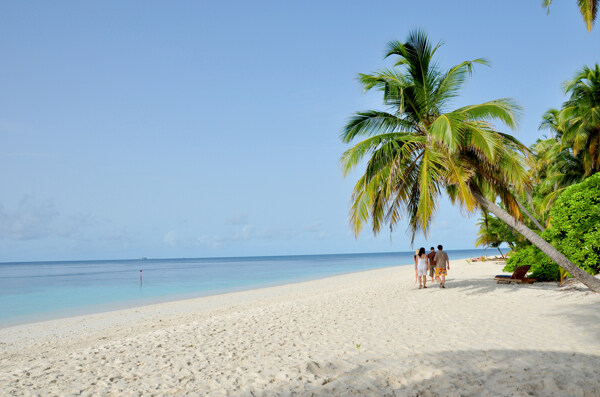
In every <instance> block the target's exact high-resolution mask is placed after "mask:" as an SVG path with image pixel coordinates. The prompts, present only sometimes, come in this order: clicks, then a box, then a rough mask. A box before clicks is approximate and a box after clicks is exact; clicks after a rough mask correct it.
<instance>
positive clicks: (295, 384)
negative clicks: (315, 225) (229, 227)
mask: <svg viewBox="0 0 600 397" xmlns="http://www.w3.org/2000/svg"><path fill="white" fill-rule="evenodd" d="M501 269H502V265H501V264H497V263H492V262H483V263H467V262H466V261H464V260H455V261H452V262H451V270H450V271H449V276H448V280H447V288H446V289H440V288H437V287H436V286H430V288H428V289H424V290H419V289H418V288H417V287H416V285H415V284H414V270H413V268H412V267H395V268H385V269H380V270H372V271H366V272H360V273H353V274H348V275H343V276H336V277H331V278H327V279H321V280H316V281H309V282H303V283H298V284H292V285H285V286H280V287H273V288H265V289H260V290H252V291H246V292H238V293H231V294H226V295H220V296H213V297H204V298H198V299H191V300H184V301H177V302H170V303H163V304H156V305H151V306H145V307H139V308H133V309H127V310H121V311H115V312H108V313H100V314H93V315H86V316H80V317H73V318H67V319H61V320H53V321H47V322H43V323H36V324H28V325H22V326H17V327H10V328H4V329H1V330H0V395H26V396H29V395H60V396H65V395H84V396H87V395H110V396H122V395H148V396H149V395H183V394H186V393H188V394H190V395H210V396H252V395H254V396H263V395H264V396H271V395H282V396H288V395H299V396H312V395H316V396H319V395H340V396H346V395H388V396H598V395H600V376H598V366H599V365H600V305H599V303H600V296H598V295H596V294H592V293H590V292H587V291H586V289H585V288H584V287H581V286H577V285H575V284H571V285H569V286H567V287H563V288H558V286H557V285H556V283H535V284H533V285H502V284H501V285H498V284H496V283H495V282H494V281H493V276H494V275H495V274H499V273H501ZM358 345H360V346H359V347H358Z"/></svg>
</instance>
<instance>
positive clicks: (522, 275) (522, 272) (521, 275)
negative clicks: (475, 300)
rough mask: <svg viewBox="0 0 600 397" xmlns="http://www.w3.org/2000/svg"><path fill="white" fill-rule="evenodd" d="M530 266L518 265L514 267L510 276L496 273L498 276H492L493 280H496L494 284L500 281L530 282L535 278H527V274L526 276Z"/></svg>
mask: <svg viewBox="0 0 600 397" xmlns="http://www.w3.org/2000/svg"><path fill="white" fill-rule="evenodd" d="M530 267H531V266H529V265H526V266H519V267H517V268H516V269H515V271H514V273H513V274H512V276H504V275H498V276H496V277H494V280H496V284H500V283H508V284H510V283H519V284H521V283H525V284H532V283H534V282H535V278H527V276H526V275H527V272H528V271H529V268H530Z"/></svg>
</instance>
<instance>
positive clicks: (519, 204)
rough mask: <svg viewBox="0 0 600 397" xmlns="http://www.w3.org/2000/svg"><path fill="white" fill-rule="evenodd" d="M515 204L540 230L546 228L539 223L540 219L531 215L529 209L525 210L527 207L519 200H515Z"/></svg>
mask: <svg viewBox="0 0 600 397" xmlns="http://www.w3.org/2000/svg"><path fill="white" fill-rule="evenodd" d="M517 205H518V206H519V208H520V209H521V212H523V213H524V214H525V215H527V217H528V218H529V219H531V222H533V224H534V225H535V226H536V227H537V228H538V229H540V231H541V232H543V231H544V230H546V228H545V227H544V226H542V224H541V223H540V221H538V220H537V219H536V218H535V217H534V216H533V215H531V213H530V212H529V211H527V208H525V206H524V205H523V204H521V202H520V201H518V200H517Z"/></svg>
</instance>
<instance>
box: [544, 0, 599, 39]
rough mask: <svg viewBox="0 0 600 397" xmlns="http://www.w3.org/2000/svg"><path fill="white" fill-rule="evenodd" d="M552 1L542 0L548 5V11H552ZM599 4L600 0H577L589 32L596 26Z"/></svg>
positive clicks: (545, 5)
mask: <svg viewBox="0 0 600 397" xmlns="http://www.w3.org/2000/svg"><path fill="white" fill-rule="evenodd" d="M551 3H552V0H543V1H542V5H543V6H544V7H546V9H547V10H548V12H550V4H551ZM599 4H600V0H577V7H578V8H579V12H581V16H582V17H583V21H584V22H585V26H586V28H587V31H588V32H591V31H592V27H593V26H594V22H595V20H596V13H597V12H598V5H599Z"/></svg>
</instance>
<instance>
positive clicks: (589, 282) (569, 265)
mask: <svg viewBox="0 0 600 397" xmlns="http://www.w3.org/2000/svg"><path fill="white" fill-rule="evenodd" d="M473 196H474V197H475V199H476V200H477V202H478V203H479V204H480V205H481V206H482V207H483V208H485V209H486V211H489V212H491V213H492V214H494V215H496V216H497V217H498V219H500V220H502V221H503V222H505V223H506V224H507V225H509V226H510V227H512V228H513V229H515V230H516V231H517V232H519V233H521V234H522V235H523V237H525V238H526V239H527V240H529V241H530V242H531V243H532V244H533V245H535V246H536V247H538V248H539V249H540V250H541V251H542V252H543V253H544V254H546V255H548V256H549V257H550V259H552V260H553V261H554V262H556V263H558V265H559V266H560V267H562V268H563V269H565V270H566V271H568V272H569V273H571V275H572V276H573V277H575V278H576V279H577V280H579V281H581V282H582V283H583V284H585V285H586V286H587V287H588V288H589V289H591V290H592V291H594V292H598V293H600V280H598V279H597V278H595V277H594V276H592V275H591V274H589V273H587V272H585V271H583V270H582V269H581V268H579V267H577V265H575V264H574V263H573V262H571V261H570V260H568V259H567V257H565V256H564V255H563V254H561V253H560V252H558V251H557V250H556V248H554V247H553V246H552V245H551V244H549V243H548V242H547V241H546V240H544V239H543V238H541V237H540V236H539V235H538V234H537V233H535V232H534V231H533V230H531V229H529V228H528V227H527V226H525V225H524V224H523V223H522V222H519V221H518V220H516V219H515V218H513V217H512V216H511V215H510V214H509V213H508V212H506V211H504V210H503V209H502V208H500V207H499V206H497V205H496V204H494V203H492V202H491V201H490V200H488V199H486V198H485V197H484V196H482V195H481V194H479V193H475V192H473Z"/></svg>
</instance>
